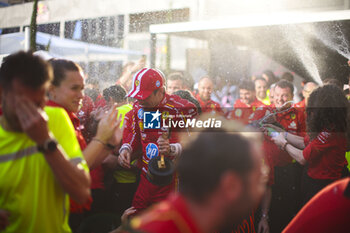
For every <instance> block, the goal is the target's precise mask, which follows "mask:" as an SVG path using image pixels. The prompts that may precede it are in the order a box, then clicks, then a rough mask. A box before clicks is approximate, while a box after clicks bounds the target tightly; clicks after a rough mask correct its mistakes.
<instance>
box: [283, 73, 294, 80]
mask: <svg viewBox="0 0 350 233" xmlns="http://www.w3.org/2000/svg"><path fill="white" fill-rule="evenodd" d="M281 79H282V80H287V81H288V82H291V83H292V82H293V81H294V76H293V75H292V74H291V73H290V72H284V73H283V74H282V76H281Z"/></svg>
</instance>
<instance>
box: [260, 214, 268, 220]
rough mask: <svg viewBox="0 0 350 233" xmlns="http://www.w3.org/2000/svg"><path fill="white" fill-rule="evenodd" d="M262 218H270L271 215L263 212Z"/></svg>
mask: <svg viewBox="0 0 350 233" xmlns="http://www.w3.org/2000/svg"><path fill="white" fill-rule="evenodd" d="M261 218H265V219H268V218H269V216H268V215H267V214H265V213H263V214H261Z"/></svg>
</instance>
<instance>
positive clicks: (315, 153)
mask: <svg viewBox="0 0 350 233" xmlns="http://www.w3.org/2000/svg"><path fill="white" fill-rule="evenodd" d="M329 137H330V133H328V132H321V133H319V134H318V135H317V137H316V138H315V139H314V140H312V141H311V142H310V143H309V145H307V146H306V147H305V149H304V150H303V156H304V158H305V160H306V161H311V160H314V159H316V158H317V157H319V156H320V155H322V152H324V151H325V150H327V149H328V148H329V143H327V142H328V141H329Z"/></svg>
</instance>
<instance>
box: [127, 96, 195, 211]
mask: <svg viewBox="0 0 350 233" xmlns="http://www.w3.org/2000/svg"><path fill="white" fill-rule="evenodd" d="M157 110H159V112H160V113H161V116H159V118H158V119H159V121H160V127H159V128H156V129H147V126H146V127H145V125H144V117H146V119H147V117H148V116H147V115H148V114H149V112H156V111H157ZM145 112H146V114H145ZM196 115H197V109H196V106H195V105H194V104H192V103H191V102H189V101H187V100H184V99H182V98H180V97H178V96H176V95H168V94H165V96H164V98H163V100H162V101H161V102H160V104H159V105H158V106H157V107H156V108H153V109H152V110H147V111H146V110H144V109H143V108H142V107H141V106H140V105H139V103H138V101H136V102H135V103H134V105H133V109H132V110H131V111H130V112H128V113H127V114H126V115H125V129H124V132H123V145H122V148H123V147H127V148H129V149H130V151H131V152H133V151H137V150H138V149H142V158H139V162H138V165H139V168H140V169H141V179H140V184H139V187H138V189H137V191H136V194H135V196H134V200H133V204H132V205H133V207H135V208H136V209H137V210H142V209H145V208H147V207H148V206H150V205H151V204H153V203H155V202H159V201H161V200H163V199H165V198H166V196H167V195H168V194H169V193H170V192H171V191H173V190H174V188H175V182H173V183H172V184H170V185H167V186H156V185H154V184H152V183H150V182H149V181H148V180H147V178H146V174H147V172H148V163H149V161H150V160H151V159H152V158H153V157H155V156H159V155H160V154H159V148H158V144H157V140H158V139H159V137H161V136H162V134H163V132H164V131H163V130H162V129H161V128H162V127H163V119H164V120H168V119H169V118H171V120H172V121H173V122H176V121H186V119H189V118H193V117H194V116H196ZM146 123H147V122H146ZM154 123H155V124H156V123H158V122H154ZM157 126H158V125H157ZM169 136H170V137H169V143H170V144H171V143H179V130H178V129H174V128H170V135H169ZM168 157H170V159H173V158H172V157H171V156H168Z"/></svg>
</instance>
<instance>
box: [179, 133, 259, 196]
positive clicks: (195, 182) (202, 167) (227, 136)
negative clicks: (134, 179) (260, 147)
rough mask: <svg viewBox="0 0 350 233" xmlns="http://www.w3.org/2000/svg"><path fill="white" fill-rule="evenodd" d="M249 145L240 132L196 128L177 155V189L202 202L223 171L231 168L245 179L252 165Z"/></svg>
mask: <svg viewBox="0 0 350 233" xmlns="http://www.w3.org/2000/svg"><path fill="white" fill-rule="evenodd" d="M251 146H252V144H251V142H250V141H249V140H248V139H247V138H245V137H243V136H242V135H241V134H240V133H229V132H228V131H226V130H225V129H224V128H220V129H216V130H215V131H213V129H211V130H208V129H207V130H204V131H202V132H200V133H199V135H198V137H196V138H195V139H193V141H192V142H191V143H189V145H188V146H187V147H185V149H184V151H183V154H182V155H181V157H180V159H179V163H178V166H177V171H178V174H179V179H180V180H181V182H180V192H181V193H182V194H183V195H184V196H186V197H188V198H190V199H192V200H194V201H197V202H202V201H204V200H205V198H207V197H208V196H209V195H210V194H211V193H212V192H213V191H214V190H215V188H216V187H217V185H218V183H219V181H220V178H221V176H222V175H223V174H224V173H225V172H227V171H233V172H235V173H237V174H238V175H239V176H241V177H242V179H245V177H246V175H247V174H248V173H249V172H250V171H251V170H252V169H253V167H254V162H253V158H252V147H251ZM237 148H239V149H237Z"/></svg>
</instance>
